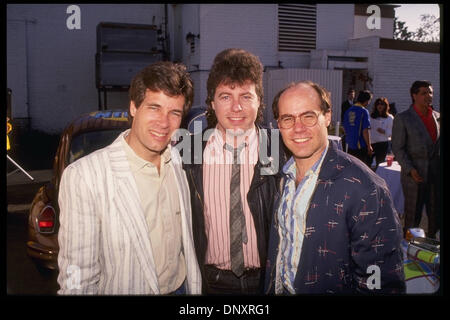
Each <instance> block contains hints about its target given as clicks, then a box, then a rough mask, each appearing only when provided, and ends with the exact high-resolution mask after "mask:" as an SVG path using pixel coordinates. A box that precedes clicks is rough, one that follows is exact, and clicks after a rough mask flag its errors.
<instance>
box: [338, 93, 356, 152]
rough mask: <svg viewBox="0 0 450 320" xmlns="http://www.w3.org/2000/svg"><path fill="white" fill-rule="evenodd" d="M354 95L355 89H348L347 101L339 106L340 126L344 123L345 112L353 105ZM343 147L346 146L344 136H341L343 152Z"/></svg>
mask: <svg viewBox="0 0 450 320" xmlns="http://www.w3.org/2000/svg"><path fill="white" fill-rule="evenodd" d="M355 95H356V92H355V89H353V88H350V89H348V91H347V99H346V100H345V101H344V102H342V105H341V125H342V124H343V123H344V114H345V112H347V110H348V109H350V107H351V106H353V103H354V100H355ZM345 146H346V142H345V134H344V135H343V136H342V147H343V149H344V150H345V149H346V148H345Z"/></svg>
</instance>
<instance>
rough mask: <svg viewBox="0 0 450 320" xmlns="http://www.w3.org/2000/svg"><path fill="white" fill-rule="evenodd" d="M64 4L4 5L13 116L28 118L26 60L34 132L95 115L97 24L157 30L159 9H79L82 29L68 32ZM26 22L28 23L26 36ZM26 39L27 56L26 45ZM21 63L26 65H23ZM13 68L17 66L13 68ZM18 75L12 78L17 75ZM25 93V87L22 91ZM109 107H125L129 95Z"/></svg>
mask: <svg viewBox="0 0 450 320" xmlns="http://www.w3.org/2000/svg"><path fill="white" fill-rule="evenodd" d="M68 6H69V5H68V4H64V5H60V4H43V5H33V4H8V6H7V30H8V33H7V39H8V40H7V41H8V42H7V44H8V52H7V65H8V74H7V85H8V87H9V88H11V89H12V92H13V98H12V103H13V104H12V115H13V117H14V116H19V117H26V116H27V115H26V114H27V112H26V105H25V104H24V98H23V97H24V96H26V92H24V83H26V77H25V71H24V68H25V67H24V68H21V67H20V64H21V63H24V62H26V59H25V58H24V56H27V55H28V61H29V65H28V87H29V89H30V90H29V93H28V94H29V102H30V103H29V116H30V117H31V118H32V121H31V125H32V127H33V128H35V129H41V130H44V131H46V132H49V133H50V132H51V133H54V132H60V131H61V130H62V129H63V128H64V127H65V126H66V125H67V123H68V122H70V121H71V120H72V119H73V118H74V117H76V116H77V115H79V114H81V113H84V112H89V111H93V110H97V108H98V97H97V89H96V87H95V53H96V50H97V49H96V27H97V24H98V23H99V22H102V21H107V22H121V23H142V24H152V22H153V20H152V18H153V16H155V24H157V25H159V24H161V22H162V19H163V14H164V6H163V5H153V4H149V5H123V4H120V5H111V4H106V5H94V4H80V5H79V7H80V10H81V29H80V30H69V29H67V27H66V20H67V18H68V17H69V14H67V13H66V10H67V7H68ZM24 20H34V21H35V23H28V32H27V33H26V32H25V27H24V25H25V22H24ZM25 38H27V39H28V42H27V43H28V51H25V50H24V39H25ZM24 59H25V60H24ZM17 66H19V67H18V68H17ZM16 68H17V70H18V72H15V70H16ZM25 87H26V86H25ZM108 107H111V108H112V107H119V108H127V107H128V97H127V93H126V92H124V93H117V94H112V95H111V94H110V95H108Z"/></svg>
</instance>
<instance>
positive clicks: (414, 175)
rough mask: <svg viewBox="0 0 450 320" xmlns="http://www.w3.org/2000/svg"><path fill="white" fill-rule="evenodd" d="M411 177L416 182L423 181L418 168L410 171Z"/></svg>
mask: <svg viewBox="0 0 450 320" xmlns="http://www.w3.org/2000/svg"><path fill="white" fill-rule="evenodd" d="M410 174H411V177H412V178H413V179H414V181H415V182H416V183H422V182H423V178H422V177H421V176H420V174H419V172H417V170H416V169H411V171H410Z"/></svg>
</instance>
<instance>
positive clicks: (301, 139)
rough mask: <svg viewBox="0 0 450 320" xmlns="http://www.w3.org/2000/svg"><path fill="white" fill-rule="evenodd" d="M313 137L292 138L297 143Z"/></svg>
mask: <svg viewBox="0 0 450 320" xmlns="http://www.w3.org/2000/svg"><path fill="white" fill-rule="evenodd" d="M310 139H311V138H299V139H292V140H294V142H295V143H303V142H306V141H309V140H310Z"/></svg>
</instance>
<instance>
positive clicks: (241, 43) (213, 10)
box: [200, 4, 279, 69]
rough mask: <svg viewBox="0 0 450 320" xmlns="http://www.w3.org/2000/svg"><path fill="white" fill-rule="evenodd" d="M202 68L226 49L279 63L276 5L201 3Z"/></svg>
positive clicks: (268, 61) (272, 64)
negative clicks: (247, 52)
mask: <svg viewBox="0 0 450 320" xmlns="http://www.w3.org/2000/svg"><path fill="white" fill-rule="evenodd" d="M200 34H201V38H200V45H201V50H202V51H201V65H200V68H201V69H209V68H211V65H212V62H213V60H214V57H215V56H216V55H217V53H219V52H220V51H222V50H223V49H226V48H242V49H245V50H248V51H250V52H252V53H254V54H255V55H257V56H259V58H260V59H261V62H262V63H263V65H265V66H277V65H278V60H279V58H278V45H277V41H278V40H277V34H278V29H277V5H276V4H233V5H229V4H202V5H200Z"/></svg>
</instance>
